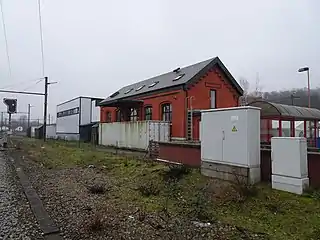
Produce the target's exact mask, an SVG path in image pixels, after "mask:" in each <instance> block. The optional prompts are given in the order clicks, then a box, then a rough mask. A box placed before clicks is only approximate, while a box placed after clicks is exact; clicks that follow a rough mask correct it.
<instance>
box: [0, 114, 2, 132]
mask: <svg viewBox="0 0 320 240" xmlns="http://www.w3.org/2000/svg"><path fill="white" fill-rule="evenodd" d="M2 128H3V112H1V128H0V132H1V131H2V130H3V129H2Z"/></svg>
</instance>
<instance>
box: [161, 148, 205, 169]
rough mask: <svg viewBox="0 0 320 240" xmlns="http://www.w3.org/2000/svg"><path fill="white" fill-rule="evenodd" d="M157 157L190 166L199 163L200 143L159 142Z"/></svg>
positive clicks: (197, 165)
mask: <svg viewBox="0 0 320 240" xmlns="http://www.w3.org/2000/svg"><path fill="white" fill-rule="evenodd" d="M159 158H160V159H163V160H168V161H172V162H177V163H182V164H185V165H188V166H192V167H200V165H201V149H200V145H187V144H174V143H160V144H159Z"/></svg>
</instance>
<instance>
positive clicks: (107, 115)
mask: <svg viewBox="0 0 320 240" xmlns="http://www.w3.org/2000/svg"><path fill="white" fill-rule="evenodd" d="M106 122H111V112H110V111H108V112H107V113H106Z"/></svg>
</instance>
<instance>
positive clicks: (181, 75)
mask: <svg viewBox="0 0 320 240" xmlns="http://www.w3.org/2000/svg"><path fill="white" fill-rule="evenodd" d="M183 76H184V73H183V74H180V75H179V76H177V77H175V78H174V79H173V80H172V81H178V80H179V79H180V78H182V77H183Z"/></svg>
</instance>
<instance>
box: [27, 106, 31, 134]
mask: <svg viewBox="0 0 320 240" xmlns="http://www.w3.org/2000/svg"><path fill="white" fill-rule="evenodd" d="M30 109H31V105H30V104H28V128H29V127H30V114H31V113H30Z"/></svg>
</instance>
